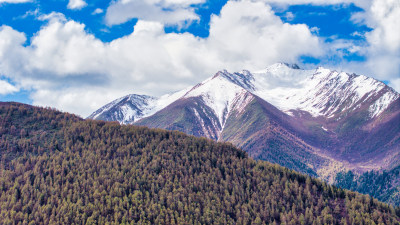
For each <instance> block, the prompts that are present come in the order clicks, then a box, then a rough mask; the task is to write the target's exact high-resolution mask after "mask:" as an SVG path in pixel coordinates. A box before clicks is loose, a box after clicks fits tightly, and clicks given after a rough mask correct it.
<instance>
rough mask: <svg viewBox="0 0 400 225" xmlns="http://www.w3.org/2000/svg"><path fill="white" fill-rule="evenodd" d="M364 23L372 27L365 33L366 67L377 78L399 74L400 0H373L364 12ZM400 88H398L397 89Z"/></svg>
mask: <svg viewBox="0 0 400 225" xmlns="http://www.w3.org/2000/svg"><path fill="white" fill-rule="evenodd" d="M364 19H365V22H366V24H367V25H368V26H369V27H371V28H373V30H372V31H371V32H368V33H366V34H365V36H366V39H367V41H368V44H369V47H368V48H367V49H366V54H367V55H368V60H367V62H366V64H367V66H368V68H369V69H370V70H371V71H373V72H374V73H375V74H376V75H377V76H378V78H380V79H383V80H391V79H393V78H398V77H399V76H400V29H399V27H400V1H397V0H385V1H381V0H374V1H373V4H372V6H371V8H370V9H369V10H368V11H367V12H366V14H364ZM397 90H400V89H397Z"/></svg>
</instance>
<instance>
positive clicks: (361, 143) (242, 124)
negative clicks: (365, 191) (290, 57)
mask: <svg viewBox="0 0 400 225" xmlns="http://www.w3.org/2000/svg"><path fill="white" fill-rule="evenodd" d="M90 118H93V119H101V120H109V121H110V120H112V121H119V122H120V123H131V124H139V125H145V126H149V127H158V128H164V129H170V130H179V131H183V132H186V133H189V134H193V135H196V136H204V137H208V138H212V139H214V140H218V141H229V142H232V143H233V144H235V145H237V146H238V147H241V148H242V149H244V150H245V151H247V152H248V153H249V154H250V155H251V156H252V157H254V158H257V159H263V160H269V161H271V162H275V163H279V164H281V165H284V166H287V167H289V168H293V169H296V170H298V171H302V172H306V173H310V174H319V175H320V176H327V175H330V174H331V173H334V172H335V171H336V170H341V169H343V168H348V169H358V170H369V169H379V168H386V167H390V166H393V165H394V164H396V163H397V164H398V162H399V161H400V147H399V146H400V128H399V127H400V126H399V124H400V95H399V93H397V92H396V91H394V90H393V89H392V88H390V87H388V86H387V85H385V84H384V83H382V82H380V81H377V80H375V79H373V78H369V77H366V76H363V75H355V74H348V73H344V72H337V71H331V70H329V69H324V68H322V67H320V68H317V69H314V70H302V69H300V68H299V67H298V66H297V65H289V64H285V63H277V64H274V65H271V66H269V67H267V68H266V69H264V70H261V71H256V72H250V71H246V70H244V71H241V72H237V73H229V72H227V71H225V70H224V71H220V72H218V73H216V74H215V75H214V76H212V77H210V78H209V79H207V80H205V81H203V82H201V83H199V84H197V85H195V86H192V87H188V88H186V89H184V90H182V91H179V92H176V93H174V94H172V95H164V96H162V97H160V98H154V97H149V96H138V95H129V96H126V97H124V98H121V99H118V100H115V101H113V102H112V103H110V104H108V105H106V106H104V107H103V108H101V109H99V110H98V111H96V112H95V113H93V114H92V115H91V116H90ZM333 170H335V171H333Z"/></svg>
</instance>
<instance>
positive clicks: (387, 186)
mask: <svg viewBox="0 0 400 225" xmlns="http://www.w3.org/2000/svg"><path fill="white" fill-rule="evenodd" d="M335 183H336V185H338V186H340V187H343V188H346V189H351V190H354V191H358V192H360V193H365V194H369V195H370V196H373V197H374V198H378V199H380V200H382V201H384V202H387V203H390V204H393V205H400V166H398V167H396V168H394V169H392V170H389V171H386V170H384V171H370V172H365V173H363V174H361V175H357V174H354V173H353V172H351V171H349V172H341V173H339V174H338V175H337V176H336V182H335Z"/></svg>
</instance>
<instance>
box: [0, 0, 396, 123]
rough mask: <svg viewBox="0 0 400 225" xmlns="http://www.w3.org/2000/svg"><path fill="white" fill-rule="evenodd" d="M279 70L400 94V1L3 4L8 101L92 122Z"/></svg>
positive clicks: (0, 54) (2, 57)
mask: <svg viewBox="0 0 400 225" xmlns="http://www.w3.org/2000/svg"><path fill="white" fill-rule="evenodd" d="M276 62H287V63H296V64H298V65H299V66H300V67H302V68H305V69H312V68H316V67H318V66H323V67H325V68H330V69H334V70H338V71H345V72H349V73H356V74H363V75H367V76H370V77H374V78H375V79H378V80H380V81H382V82H384V83H386V84H388V85H389V86H390V87H392V88H394V89H395V90H397V91H400V1H399V0H229V1H228V0H111V1H110V0H92V1H88V0H46V1H40V0H0V101H17V102H23V103H28V104H33V105H38V106H49V107H54V108H57V109H59V110H62V111H65V112H71V113H75V114H77V115H80V116H82V117H86V116H88V115H90V114H91V113H92V112H93V111H95V110H96V109H98V108H99V107H101V106H103V105H105V104H106V103H108V102H110V101H112V100H114V99H116V98H119V97H122V96H124V95H127V94H146V95H151V96H160V95H163V94H166V93H171V92H174V91H178V90H181V89H183V88H186V87H188V86H191V85H194V84H196V83H198V82H201V81H203V80H205V79H207V78H208V77H210V76H212V75H213V74H215V73H216V72H218V71H220V70H223V69H226V70H228V71H230V72H235V71H241V70H243V69H247V70H250V71H255V70H257V71H258V70H261V69H263V68H265V67H267V66H269V65H271V64H274V63H276Z"/></svg>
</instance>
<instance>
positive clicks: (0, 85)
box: [0, 80, 19, 95]
mask: <svg viewBox="0 0 400 225" xmlns="http://www.w3.org/2000/svg"><path fill="white" fill-rule="evenodd" d="M18 91H19V89H18V88H17V87H15V86H14V85H12V84H10V83H8V82H7V81H4V80H0V95H6V94H12V93H14V92H18Z"/></svg>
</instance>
